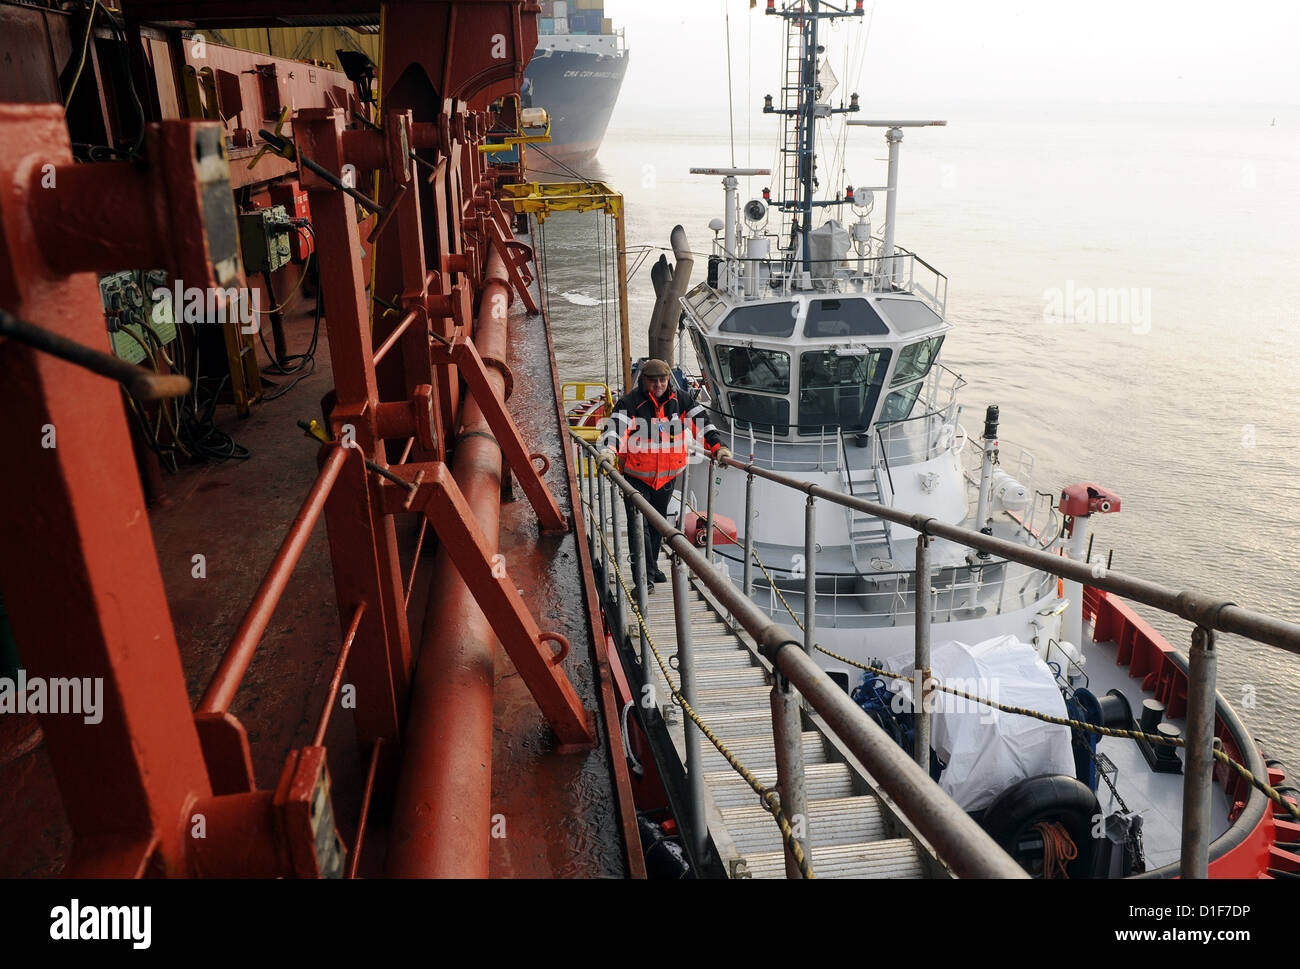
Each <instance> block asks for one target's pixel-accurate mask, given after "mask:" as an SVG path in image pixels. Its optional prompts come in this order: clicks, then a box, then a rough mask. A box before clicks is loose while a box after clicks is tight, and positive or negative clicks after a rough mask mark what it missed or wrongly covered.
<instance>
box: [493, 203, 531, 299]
mask: <svg viewBox="0 0 1300 969" xmlns="http://www.w3.org/2000/svg"><path fill="white" fill-rule="evenodd" d="M485 224H486V226H487V228H488V237H489V240H490V241H489V243H488V244H489V245H494V246H496V247H497V251H498V252H500V253H501V261H502V262H503V263H505V267H506V274H507V275H508V276H509V277H510V283H511V285H512V286H514V288H515V292H517V293H518V294H519V301H520V302H521V303H523V304H524V309H526V310H527V311H528V312H529V313H536V312H538V306H537V301H536V300H535V299H533V294H532V291H531V290H530V289H529V288H528V283H529V281H530V280H529V279H528V278H526V277H527V275H528V274H527V270H526V268H525V267H526V266H527V265H528V261H529V260H530V259H532V257H533V249H532V246H530V245H528V244H527V243H523V242H520V241H519V240H517V239H515V238H513V237H509V238H508V237H507V236H506V231H505V230H504V229H503V228H502V227H501V223H500V222H498V221H497V220H496V219H494V218H493V219H486V220H485Z"/></svg>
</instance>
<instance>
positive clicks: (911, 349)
mask: <svg viewBox="0 0 1300 969" xmlns="http://www.w3.org/2000/svg"><path fill="white" fill-rule="evenodd" d="M942 345H943V337H942V336H934V337H931V338H930V339H928V340H922V341H921V342H920V343H909V344H908V345H907V346H905V347H903V349H901V350H899V351H898V366H897V367H895V368H894V379H893V380H891V381H890V382H889V385H890V386H891V387H897V386H898V385H899V384H905V383H907V382H908V381H909V380H918V379H920V378H921V377H924V376H925V375H926V374H927V373H929V372H930V365H931V364H933V363H934V361H935V358H936V357H938V356H939V347H940V346H942Z"/></svg>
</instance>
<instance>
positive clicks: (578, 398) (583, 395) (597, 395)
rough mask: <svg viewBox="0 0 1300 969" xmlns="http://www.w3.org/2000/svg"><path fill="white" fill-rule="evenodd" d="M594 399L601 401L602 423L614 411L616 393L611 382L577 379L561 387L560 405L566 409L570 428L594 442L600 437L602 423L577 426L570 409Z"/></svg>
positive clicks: (565, 412)
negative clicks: (610, 384) (610, 386)
mask: <svg viewBox="0 0 1300 969" xmlns="http://www.w3.org/2000/svg"><path fill="white" fill-rule="evenodd" d="M594 400H600V401H601V404H600V410H599V416H600V420H601V423H603V422H604V420H605V418H607V417H608V416H609V415H610V414H612V413H613V412H614V394H613V392H612V391H611V390H610V389H609V384H603V383H600V382H599V381H595V380H575V381H570V382H569V383H566V384H563V385H562V386H561V387H560V406H561V407H562V408H563V409H564V416H565V419H566V420H568V422H569V427H570V429H571V430H572V431H573V433H574V434H577V435H578V436H579V437H580V438H582V439H583V440H584V441H588V442H594V441H595V440H596V439H597V438H598V437H600V425H599V424H598V425H596V426H595V427H577V426H575V425H574V424H573V420H574V418H573V416H572V415H571V414H570V409H571V407H572V405H574V404H581V403H585V402H587V401H594ZM583 416H584V417H585V416H589V415H583Z"/></svg>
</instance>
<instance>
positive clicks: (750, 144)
mask: <svg viewBox="0 0 1300 969" xmlns="http://www.w3.org/2000/svg"><path fill="white" fill-rule="evenodd" d="M745 28H746V32H747V33H746V38H745V167H746V168H753V167H754V163H753V153H754V17H753V15H752V14H751V15H750V16H748V17H746V18H745ZM745 195H746V196H747V197H749V198H753V197H754V176H753V175H746V176H745Z"/></svg>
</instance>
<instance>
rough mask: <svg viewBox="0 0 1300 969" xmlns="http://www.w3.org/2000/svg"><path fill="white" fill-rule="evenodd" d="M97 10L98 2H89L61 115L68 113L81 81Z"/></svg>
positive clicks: (92, 0) (94, 0)
mask: <svg viewBox="0 0 1300 969" xmlns="http://www.w3.org/2000/svg"><path fill="white" fill-rule="evenodd" d="M98 10H99V0H91V3H90V16H89V17H87V18H86V36H85V37H83V38H82V40H81V59H80V60H79V61H77V72H76V73H75V74H73V75H72V84H71V85H69V87H68V96H67V97H66V98H64V99H63V113H64V114H67V113H68V108H69V107H70V106H71V105H72V95H73V94H75V93H76V91H77V82H78V81H80V80H81V71H82V69H83V68H85V66H86V54H87V53H88V52H89V51H90V32H91V30H92V28H94V26H95V13H96V12H97V11H98Z"/></svg>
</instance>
